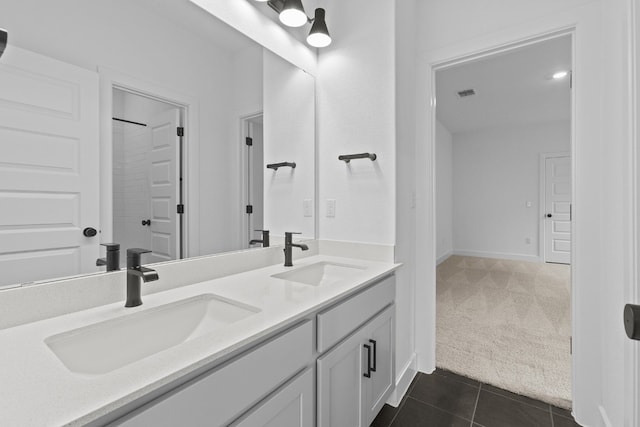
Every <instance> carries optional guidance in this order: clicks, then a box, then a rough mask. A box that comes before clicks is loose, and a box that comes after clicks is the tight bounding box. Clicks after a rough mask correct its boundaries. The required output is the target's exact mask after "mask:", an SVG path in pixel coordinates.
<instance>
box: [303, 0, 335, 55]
mask: <svg viewBox="0 0 640 427" xmlns="http://www.w3.org/2000/svg"><path fill="white" fill-rule="evenodd" d="M307 43H309V44H310V45H311V46H313V47H327V46H329V45H330V44H331V36H330V35H329V30H328V29H327V22H326V21H325V20H324V9H323V8H321V7H319V8H317V9H316V13H315V16H314V18H313V24H312V25H311V31H309V35H308V36H307Z"/></svg>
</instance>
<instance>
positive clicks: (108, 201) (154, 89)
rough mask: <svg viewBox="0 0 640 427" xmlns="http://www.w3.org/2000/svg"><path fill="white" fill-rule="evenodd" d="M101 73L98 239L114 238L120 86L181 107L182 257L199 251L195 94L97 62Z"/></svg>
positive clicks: (197, 132)
mask: <svg viewBox="0 0 640 427" xmlns="http://www.w3.org/2000/svg"><path fill="white" fill-rule="evenodd" d="M98 74H99V76H100V192H101V196H100V229H101V235H100V241H101V243H104V242H111V239H112V238H113V177H112V169H113V128H112V124H111V122H112V119H111V118H112V116H113V89H119V90H123V91H125V92H130V93H134V94H137V95H141V96H144V97H147V98H151V99H156V100H158V101H161V102H164V103H166V104H171V105H175V106H176V107H178V108H180V109H181V114H182V116H183V120H182V123H183V126H184V128H185V132H184V136H183V137H182V158H183V164H182V171H183V182H182V185H183V187H182V188H183V190H182V191H183V203H184V205H185V214H184V215H183V228H182V236H181V245H182V248H183V257H184V258H188V257H191V256H197V255H199V253H200V233H199V230H198V224H199V222H200V207H199V205H200V203H199V185H198V182H199V172H200V164H199V151H200V146H199V141H200V138H199V133H200V132H199V130H200V120H199V117H200V112H199V102H198V100H197V98H195V97H191V96H189V95H184V94H182V93H179V92H177V91H174V90H173V89H169V88H165V87H163V86H160V85H156V84H155V83H152V82H149V81H148V80H145V79H141V78H138V77H133V76H130V75H128V74H125V73H121V72H119V71H116V70H113V69H110V68H108V67H103V66H99V67H98Z"/></svg>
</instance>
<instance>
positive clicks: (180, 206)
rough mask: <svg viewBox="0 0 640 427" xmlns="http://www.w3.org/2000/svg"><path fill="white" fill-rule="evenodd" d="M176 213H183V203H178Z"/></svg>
mask: <svg viewBox="0 0 640 427" xmlns="http://www.w3.org/2000/svg"><path fill="white" fill-rule="evenodd" d="M178 213H179V214H183V213H184V205H183V204H179V205H178Z"/></svg>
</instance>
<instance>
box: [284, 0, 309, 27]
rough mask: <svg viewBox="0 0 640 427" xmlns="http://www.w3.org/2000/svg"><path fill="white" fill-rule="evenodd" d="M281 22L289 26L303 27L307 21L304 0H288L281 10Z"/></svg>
mask: <svg viewBox="0 0 640 427" xmlns="http://www.w3.org/2000/svg"><path fill="white" fill-rule="evenodd" d="M280 22H282V23H283V24H284V25H286V26H287V27H302V26H303V25H304V24H306V23H307V14H306V13H305V12H304V7H303V6H302V0H286V1H285V2H284V6H283V7H282V11H281V12H280Z"/></svg>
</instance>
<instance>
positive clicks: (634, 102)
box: [621, 1, 640, 426]
mask: <svg viewBox="0 0 640 427" xmlns="http://www.w3.org/2000/svg"><path fill="white" fill-rule="evenodd" d="M628 7H629V8H630V12H631V13H629V40H628V45H629V47H628V48H629V52H628V54H629V68H628V71H629V90H630V93H631V96H630V102H629V117H631V120H629V136H630V138H631V150H632V153H631V174H632V180H631V189H630V192H631V209H632V213H631V226H632V239H631V251H632V256H631V260H632V272H631V277H630V278H629V279H630V280H629V284H628V286H625V296H624V297H625V301H626V302H627V303H631V304H640V259H638V257H639V256H640V173H639V172H638V165H640V129H639V127H638V119H637V117H638V114H640V81H639V79H640V62H639V61H640V5H638V2H637V1H630V2H629V3H628ZM621 321H622V320H621ZM624 339H625V348H624V352H625V354H624V361H625V366H624V372H625V378H626V379H627V380H626V381H625V385H624V387H625V390H624V395H625V402H624V405H625V425H630V426H637V425H640V405H638V399H640V343H638V342H636V341H631V340H629V339H628V338H627V337H625V338H624Z"/></svg>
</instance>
